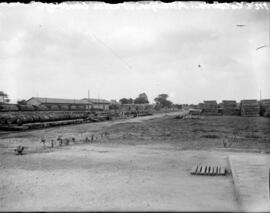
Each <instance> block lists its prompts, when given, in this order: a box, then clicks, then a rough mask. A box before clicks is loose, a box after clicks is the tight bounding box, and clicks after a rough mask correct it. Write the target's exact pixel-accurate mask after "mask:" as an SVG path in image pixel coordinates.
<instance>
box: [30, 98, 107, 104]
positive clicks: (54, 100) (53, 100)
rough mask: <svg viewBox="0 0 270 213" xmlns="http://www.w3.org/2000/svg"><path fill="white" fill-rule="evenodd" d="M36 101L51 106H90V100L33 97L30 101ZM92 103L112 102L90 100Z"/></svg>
mask: <svg viewBox="0 0 270 213" xmlns="http://www.w3.org/2000/svg"><path fill="white" fill-rule="evenodd" d="M32 99H35V100H36V101H38V102H40V103H51V104H88V99H87V98H84V99H64V98H39V97H32V98H30V99H29V100H28V101H30V100H32ZM89 100H90V103H107V104H109V103H110V102H109V101H107V100H105V99H94V98H90V99H89Z"/></svg>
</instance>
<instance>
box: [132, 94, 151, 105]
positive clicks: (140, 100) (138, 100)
mask: <svg viewBox="0 0 270 213" xmlns="http://www.w3.org/2000/svg"><path fill="white" fill-rule="evenodd" d="M148 103H149V101H148V97H147V95H146V94H145V93H141V94H139V96H138V97H137V98H135V100H134V104H148Z"/></svg>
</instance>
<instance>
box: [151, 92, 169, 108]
mask: <svg viewBox="0 0 270 213" xmlns="http://www.w3.org/2000/svg"><path fill="white" fill-rule="evenodd" d="M168 97H169V95H168V94H160V95H158V97H156V98H155V99H154V101H155V102H156V104H157V106H159V107H160V108H164V107H167V108H170V107H171V106H172V104H173V103H172V102H171V101H169V100H167V98H168Z"/></svg>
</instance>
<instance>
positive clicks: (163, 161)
mask: <svg viewBox="0 0 270 213" xmlns="http://www.w3.org/2000/svg"><path fill="white" fill-rule="evenodd" d="M175 117H176V114H175V113H174V114H173V115H169V114H168V115H165V116H163V117H162V116H161V115H159V116H152V117H151V116H149V117H142V118H136V119H131V120H123V121H114V122H101V123H89V124H82V125H73V126H65V127H57V128H48V129H42V130H35V131H27V132H19V133H18V132H16V133H11V134H2V135H1V137H0V151H1V155H0V162H1V164H0V168H1V175H0V191H1V194H0V210H1V211H18V210H21V211H27V210H31V211H37V210H39V211H50V210H60V211H73V210H135V211H136V210H137V211H140V210H162V211H166V210H176V211H239V205H238V203H237V200H236V194H235V190H234V183H233V179H232V176H231V175H227V176H191V175H190V169H191V167H193V166H194V165H195V164H198V163H201V164H205V165H219V166H225V167H226V168H229V162H228V156H229V155H230V154H232V153H234V154H237V152H239V151H241V152H256V153H262V152H263V153H269V152H270V140H269V138H270V119H269V118H264V117H255V118H245V117H229V116H228V117H225V116H224V117H218V116H209V117H191V118H186V119H177V118H175ZM104 132H106V133H107V135H106V136H103V137H98V138H97V139H96V140H94V141H93V142H92V143H90V142H87V143H85V142H84V140H85V138H86V137H89V138H90V137H91V136H92V135H95V136H99V135H100V134H101V133H104ZM59 135H62V136H63V137H74V138H75V139H76V141H75V143H70V145H68V146H67V145H63V146H62V147H59V145H58V144H56V145H55V147H54V148H50V144H49V143H47V144H45V146H44V145H43V144H41V142H40V141H41V138H46V141H50V140H52V139H53V140H55V139H56V138H57V137H58V136H59ZM224 143H226V145H224ZM17 145H24V146H26V147H27V148H26V150H25V151H26V154H25V155H22V156H19V155H15V153H14V151H13V149H14V148H15V147H16V146H17ZM224 146H226V147H224ZM261 155H262V154H261Z"/></svg>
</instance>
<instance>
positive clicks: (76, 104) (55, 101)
mask: <svg viewBox="0 0 270 213" xmlns="http://www.w3.org/2000/svg"><path fill="white" fill-rule="evenodd" d="M26 104H28V105H35V106H46V107H47V108H48V109H50V110H87V109H95V110H108V109H109V105H110V102H109V101H107V100H105V99H94V98H89V99H88V98H84V99H63V98H39V97H32V98H30V99H29V100H27V101H26Z"/></svg>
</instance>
